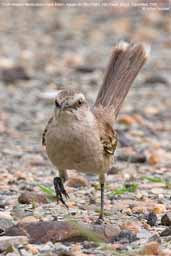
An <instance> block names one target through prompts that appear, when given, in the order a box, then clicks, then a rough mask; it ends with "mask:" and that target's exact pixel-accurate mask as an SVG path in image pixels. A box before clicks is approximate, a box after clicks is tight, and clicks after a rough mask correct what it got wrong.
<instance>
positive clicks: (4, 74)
mask: <svg viewBox="0 0 171 256" xmlns="http://www.w3.org/2000/svg"><path fill="white" fill-rule="evenodd" d="M0 76H1V78H2V80H3V81H4V82H8V83H11V82H15V81H16V80H29V79H30V77H29V75H28V74H27V72H26V71H25V69H24V67H22V66H16V67H11V68H4V69H2V70H1V71H0Z"/></svg>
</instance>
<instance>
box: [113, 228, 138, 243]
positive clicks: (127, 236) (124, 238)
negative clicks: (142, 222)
mask: <svg viewBox="0 0 171 256" xmlns="http://www.w3.org/2000/svg"><path fill="white" fill-rule="evenodd" d="M137 239H138V238H137V236H136V235H135V234H134V233H133V232H131V231H129V230H122V231H121V232H120V233H119V235H117V236H114V237H113V239H112V242H120V243H123V244H124V243H132V242H134V241H136V240H137Z"/></svg>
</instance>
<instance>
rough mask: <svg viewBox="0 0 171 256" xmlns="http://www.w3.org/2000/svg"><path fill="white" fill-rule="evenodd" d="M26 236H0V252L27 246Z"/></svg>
mask: <svg viewBox="0 0 171 256" xmlns="http://www.w3.org/2000/svg"><path fill="white" fill-rule="evenodd" d="M27 243H28V239H27V237H26V236H1V237H0V252H3V251H5V250H7V249H8V248H10V247H11V246H16V245H20V244H22V245H23V244H27Z"/></svg>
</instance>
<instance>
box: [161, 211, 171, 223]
mask: <svg viewBox="0 0 171 256" xmlns="http://www.w3.org/2000/svg"><path fill="white" fill-rule="evenodd" d="M161 224H162V225H164V226H171V212H167V213H166V214H164V215H163V216H162V217H161Z"/></svg>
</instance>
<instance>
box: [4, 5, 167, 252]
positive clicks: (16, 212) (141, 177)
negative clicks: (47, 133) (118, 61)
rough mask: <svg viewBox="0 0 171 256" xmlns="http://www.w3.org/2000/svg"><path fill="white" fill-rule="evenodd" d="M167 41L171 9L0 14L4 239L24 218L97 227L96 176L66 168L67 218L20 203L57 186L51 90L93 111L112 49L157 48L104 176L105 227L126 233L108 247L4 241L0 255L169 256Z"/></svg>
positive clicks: (127, 106)
mask: <svg viewBox="0 0 171 256" xmlns="http://www.w3.org/2000/svg"><path fill="white" fill-rule="evenodd" d="M170 36H171V20H170V12H169V11H167V10H154V11H152V10H146V11H144V10H142V9H141V8H129V9H128V8H126V7H125V8H123V7H122V8H119V7H117V8H115V7H113V8H112V7H110V8H109V7H108V8H104V7H96V8H95V7H91V8H90V7H87V8H78V7H75V8H72V7H71V8H69V7H68V8H67V7H63V8H59V7H55V8H54V7H47V6H40V7H14V6H13V7H9V6H8V7H7V6H6V7H1V8H0V91H1V93H0V103H1V112H0V143H1V150H0V231H2V233H3V232H4V230H5V229H6V228H8V227H10V226H12V225H14V224H17V223H19V222H22V221H23V222H28V223H29V222H32V221H39V220H41V221H45V220H46V221H51V220H64V221H65V220H67V219H68V218H70V217H72V219H74V220H76V221H79V222H80V221H82V222H84V223H87V224H91V223H93V222H94V221H95V220H96V218H97V216H98V211H99V206H100V191H99V185H98V177H96V176H90V175H89V176H82V175H80V174H79V175H77V174H76V173H75V171H70V180H69V182H68V184H66V185H67V187H66V188H67V191H68V193H69V194H70V199H69V200H68V205H69V208H70V209H69V211H67V210H66V209H65V208H64V207H63V206H62V205H61V204H57V203H56V202H54V201H48V202H46V203H40V202H33V201H32V202H31V203H30V204H21V203H19V202H18V197H19V196H20V195H21V194H22V193H23V192H26V191H29V192H36V193H43V192H42V189H41V188H40V185H44V186H47V187H52V184H53V178H54V176H55V175H57V171H56V170H55V169H54V167H53V166H52V165H51V164H50V162H49V160H48V158H47V155H46V152H45V149H44V148H43V147H42V145H41V134H42V131H43V129H44V127H45V125H46V123H47V121H48V119H49V117H50V115H51V113H52V111H53V99H52V98H53V97H54V91H55V90H56V89H61V88H79V89H80V90H81V91H82V92H83V93H84V94H85V95H86V97H87V99H88V100H89V101H90V103H91V104H92V103H93V102H94V100H95V98H96V95H97V92H98V89H99V87H100V85H101V83H102V80H103V76H104V71H105V68H106V66H107V63H108V60H109V57H110V54H111V51H112V47H113V45H114V44H115V43H116V42H118V41H119V40H126V41H136V42H142V41H144V42H146V43H148V44H150V45H151V55H150V57H149V59H148V61H147V64H146V65H145V66H144V68H143V69H142V71H141V72H140V74H139V75H138V77H137V79H136V81H135V82H134V84H133V86H132V88H131V90H130V92H129V95H128V97H127V99H126V101H125V103H124V105H123V108H122V110H121V112H120V115H119V118H118V122H117V124H115V126H116V128H117V131H118V134H119V140H120V143H119V145H118V148H117V151H116V154H115V162H114V167H113V168H112V170H111V171H110V172H109V174H108V176H107V182H106V187H105V214H106V216H105V222H106V223H107V224H113V225H115V227H117V228H119V230H120V231H119V232H120V233H118V234H117V235H113V240H111V241H110V242H109V243H101V242H98V243H97V242H95V241H81V242H80V241H77V240H76V241H59V242H56V243H52V242H51V241H49V242H47V243H41V244H31V243H30V242H29V244H26V245H25V244H23V243H22V242H21V241H19V242H18V243H14V244H13V245H12V246H6V247H5V249H1V241H2V242H3V239H4V238H5V236H4V235H3V236H0V251H1V252H0V254H2V255H8V256H12V255H77V256H79V255H142V254H144V255H167V256H168V255H171V243H170V241H171V229H169V227H166V226H169V225H171V216H170V211H171V206H170V200H171V155H170V152H171V143H170V141H171V100H170V97H171V92H170V88H171V72H170V65H171V37H170ZM76 175H77V176H76ZM75 177H76V178H75ZM43 195H46V193H43ZM164 216H165V217H164ZM166 219H167V221H166ZM169 221H170V222H169ZM117 228H116V229H117ZM166 229H168V232H165V233H166V234H165V233H164V235H163V231H167V230H166ZM169 232H170V233H169ZM1 239H2V240H1ZM92 240H93V239H92Z"/></svg>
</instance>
